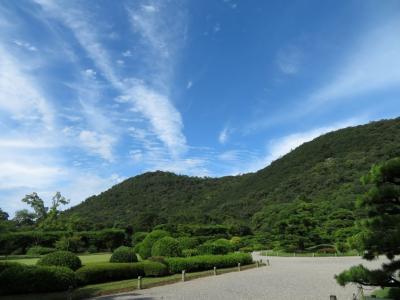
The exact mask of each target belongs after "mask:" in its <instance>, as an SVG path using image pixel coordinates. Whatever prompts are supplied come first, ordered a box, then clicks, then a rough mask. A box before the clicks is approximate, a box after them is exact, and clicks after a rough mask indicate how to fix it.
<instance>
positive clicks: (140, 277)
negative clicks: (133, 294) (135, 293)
mask: <svg viewBox="0 0 400 300" xmlns="http://www.w3.org/2000/svg"><path fill="white" fill-rule="evenodd" d="M137 288H138V290H141V289H142V276H138V278H137Z"/></svg>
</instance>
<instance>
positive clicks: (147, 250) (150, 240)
mask: <svg viewBox="0 0 400 300" xmlns="http://www.w3.org/2000/svg"><path fill="white" fill-rule="evenodd" d="M166 236H169V233H168V232H167V231H164V230H153V231H152V232H150V233H149V234H148V235H146V237H145V238H144V240H143V242H141V244H140V247H138V248H139V249H138V250H139V255H140V257H141V258H143V259H146V258H148V257H150V256H151V249H152V248H153V245H154V243H155V242H156V241H158V240H159V239H162V238H163V237H166Z"/></svg>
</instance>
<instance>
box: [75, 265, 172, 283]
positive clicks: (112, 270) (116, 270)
mask: <svg viewBox="0 0 400 300" xmlns="http://www.w3.org/2000/svg"><path fill="white" fill-rule="evenodd" d="M167 273H168V268H167V267H166V266H165V265H163V264H161V263H158V262H151V261H143V262H138V263H99V264H92V265H87V266H83V267H82V268H80V269H78V270H77V271H76V275H77V277H78V280H79V282H80V284H83V285H85V284H93V283H102V282H109V281H117V280H124V279H132V278H137V277H138V276H145V275H146V276H163V275H166V274H167Z"/></svg>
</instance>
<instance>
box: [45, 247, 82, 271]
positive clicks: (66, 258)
mask: <svg viewBox="0 0 400 300" xmlns="http://www.w3.org/2000/svg"><path fill="white" fill-rule="evenodd" d="M37 264H38V265H42V266H60V267H67V268H70V269H71V270H74V271H75V270H77V269H79V268H80V267H81V266H82V262H81V260H80V258H79V257H78V256H76V255H75V254H74V253H72V252H68V251H56V252H53V253H49V254H47V255H45V256H43V257H42V258H40V259H39V261H38V262H37Z"/></svg>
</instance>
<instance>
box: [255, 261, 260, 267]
mask: <svg viewBox="0 0 400 300" xmlns="http://www.w3.org/2000/svg"><path fill="white" fill-rule="evenodd" d="M256 265H257V268H259V267H260V262H259V261H258V260H257V261H256Z"/></svg>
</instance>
